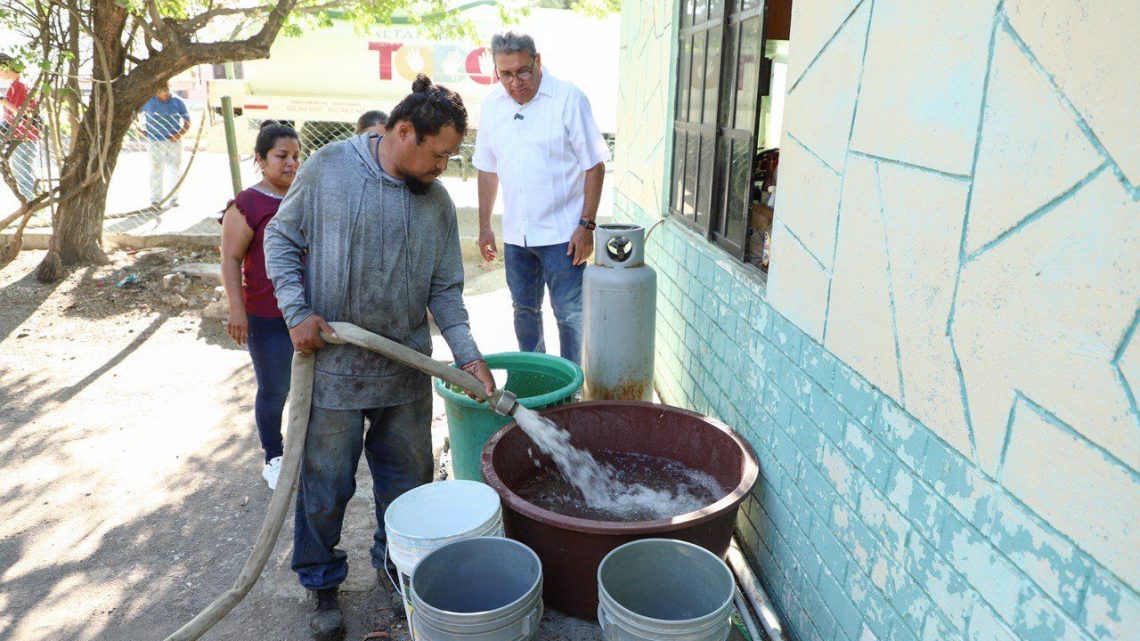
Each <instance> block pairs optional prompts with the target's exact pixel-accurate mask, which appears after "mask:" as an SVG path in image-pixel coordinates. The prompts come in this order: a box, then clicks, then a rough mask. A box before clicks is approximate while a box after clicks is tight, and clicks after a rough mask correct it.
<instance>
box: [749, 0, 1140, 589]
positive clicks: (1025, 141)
mask: <svg viewBox="0 0 1140 641" xmlns="http://www.w3.org/2000/svg"><path fill="white" fill-rule="evenodd" d="M1137 33H1140V10H1138V8H1137V5H1136V4H1135V3H1134V2H1131V1H1130V0H1128V1H1126V0H1103V1H1100V2H1078V1H1075V0H1006V1H1005V2H1004V3H999V2H998V0H964V1H961V2H953V3H951V2H934V1H915V0H858V1H856V0H845V1H843V2H838V1H836V2H820V3H809V2H797V3H795V5H794V15H793V21H792V40H791V52H790V55H791V59H790V62H789V65H790V68H791V69H790V73H789V83H790V87H791V89H790V91H789V95H788V102H787V108H786V112H785V113H786V118H785V123H784V124H785V139H784V147H783V153H782V157H781V164H780V184H779V190H778V193H777V206H776V226H775V231H774V239H773V257H772V272H771V275H770V279H769V287H768V294H767V298H768V301H769V302H770V303H771V304H772V306H773V307H774V308H775V309H776V310H777V311H779V312H780V313H781V314H783V315H785V316H786V317H787V318H789V319H790V320H792V321H793V322H794V323H796V324H797V325H799V326H800V327H801V328H803V329H804V330H805V331H806V332H807V333H808V334H809V335H811V336H812V337H813V338H814V339H815V340H816V341H818V342H820V343H821V344H823V345H824V346H825V347H826V348H827V349H828V350H829V351H831V352H832V353H834V354H835V355H837V356H838V357H839V358H840V359H841V360H843V361H844V362H846V363H848V364H849V365H851V366H852V367H854V368H855V369H856V370H858V371H859V372H860V373H861V374H863V375H864V376H865V377H866V378H867V379H868V380H869V381H870V382H871V383H873V384H874V385H875V386H877V387H878V388H880V389H881V390H882V391H883V392H884V393H886V394H888V395H889V396H891V397H892V398H894V399H895V400H896V401H898V402H899V404H900V405H902V406H903V407H904V408H905V409H906V410H907V411H908V412H909V413H911V414H913V415H914V416H915V417H917V418H918V419H919V420H921V421H922V422H923V423H924V424H926V425H927V426H928V427H930V428H931V429H932V430H933V431H934V432H935V433H937V434H938V435H939V436H940V437H941V438H942V439H943V440H945V441H946V442H948V443H949V444H951V445H952V446H953V447H954V448H956V449H957V450H959V451H960V452H962V453H963V454H964V455H965V456H967V457H968V458H970V459H971V460H973V461H974V462H975V463H976V464H977V465H978V466H979V467H980V468H981V470H983V472H985V473H986V474H987V475H990V476H992V477H993V478H995V479H999V480H1000V481H1001V483H1002V485H1004V486H1005V488H1006V489H1007V490H1008V491H1010V492H1011V493H1012V494H1013V495H1014V496H1016V497H1017V498H1018V499H1020V500H1021V501H1023V502H1024V503H1025V504H1026V505H1028V506H1029V507H1031V508H1032V509H1034V510H1035V511H1037V513H1038V514H1040V515H1041V516H1042V517H1043V518H1045V519H1046V520H1047V521H1049V523H1050V524H1051V525H1052V526H1054V527H1055V528H1056V529H1057V530H1058V531H1060V532H1061V533H1062V534H1064V535H1065V536H1067V537H1071V538H1072V540H1074V541H1075V542H1077V543H1078V544H1079V545H1080V546H1081V547H1082V548H1083V549H1085V550H1086V551H1088V552H1089V553H1090V554H1091V555H1092V556H1093V557H1094V558H1096V559H1097V560H1099V561H1100V562H1102V563H1104V564H1105V565H1106V566H1107V567H1110V568H1113V569H1114V571H1115V572H1117V573H1118V575H1119V576H1121V577H1122V578H1123V579H1125V580H1126V581H1127V582H1129V583H1130V584H1131V585H1132V586H1133V588H1135V587H1137V586H1140V546H1138V545H1137V544H1136V541H1137V538H1138V536H1140V476H1138V474H1137V471H1138V470H1140V418H1138V417H1140V414H1138V412H1137V405H1136V394H1137V393H1140V337H1137V336H1136V334H1137V331H1136V326H1137V320H1138V318H1137V303H1138V301H1140V188H1138V185H1140V136H1138V134H1137V126H1138V125H1140V80H1138V78H1140V75H1137V74H1138V73H1140V72H1138V71H1137V69H1138V67H1137V64H1136V63H1137V55H1136V53H1135V52H1136V49H1135V39H1136V35H1135V34H1137Z"/></svg>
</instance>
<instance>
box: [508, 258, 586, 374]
mask: <svg viewBox="0 0 1140 641" xmlns="http://www.w3.org/2000/svg"><path fill="white" fill-rule="evenodd" d="M568 246H569V243H562V244H559V245H544V246H542V247H520V246H518V245H509V244H508V245H507V246H506V263H507V287H508V288H509V289H510V290H511V303H512V304H513V306H514V309H515V338H517V339H518V341H519V350H521V351H524V352H545V351H546V341H545V340H543V332H542V295H543V285H544V284H545V286H546V287H549V288H550V306H551V307H553V308H554V318H555V320H557V321H558V343H559V347H560V348H561V352H562V358H565V359H568V360H571V361H574V362H575V363H579V362H580V361H581V350H582V273H583V272H584V271H585V270H586V265H585V263H583V264H581V265H577V266H575V265H574V264H573V261H572V257H571V256H567V255H566V248H567V247H568Z"/></svg>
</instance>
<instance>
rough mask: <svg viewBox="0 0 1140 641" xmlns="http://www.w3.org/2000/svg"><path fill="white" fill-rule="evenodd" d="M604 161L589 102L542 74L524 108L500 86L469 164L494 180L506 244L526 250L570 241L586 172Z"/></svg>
mask: <svg viewBox="0 0 1140 641" xmlns="http://www.w3.org/2000/svg"><path fill="white" fill-rule="evenodd" d="M606 160H609V149H608V148H607V147H606V142H605V140H604V139H603V138H602V134H601V132H599V131H598V125H597V123H595V122H594V114H593V112H592V111H590V101H589V100H587V99H586V96H585V94H583V93H582V91H581V90H579V89H578V88H577V87H575V86H574V85H572V84H570V83H568V82H565V81H562V80H559V79H557V78H555V77H554V76H552V75H550V72H549V71H546V70H545V69H544V70H543V71H542V81H541V82H540V83H539V85H538V92H537V93H535V95H534V97H533V98H531V99H530V102H527V103H526V104H525V105H520V104H519V103H517V102H515V99H514V98H511V96H510V95H509V94H508V93H507V92H506V90H505V89H504V88H503V86H502V85H499V86H497V87H495V89H494V90H493V91H492V92H491V94H490V95H489V96H488V97H487V99H486V101H484V103H483V108H482V113H481V114H480V116H479V131H478V132H476V136H475V155H474V156H473V158H472V163H473V164H474V165H475V167H476V168H478V169H480V170H482V171H488V172H492V173H495V174H498V175H499V185H500V188H501V190H502V193H503V205H504V210H503V242H505V243H510V244H512V245H520V246H526V247H541V246H543V245H557V244H560V243H565V242H568V241H569V240H570V236H571V235H572V234H573V233H574V230H575V229H576V228H577V227H578V221H579V220H580V219H581V218H582V206H583V203H584V201H585V198H586V174H585V171H586V170H587V169H590V168H591V167H593V166H594V165H597V164H598V163H600V162H605V161H606Z"/></svg>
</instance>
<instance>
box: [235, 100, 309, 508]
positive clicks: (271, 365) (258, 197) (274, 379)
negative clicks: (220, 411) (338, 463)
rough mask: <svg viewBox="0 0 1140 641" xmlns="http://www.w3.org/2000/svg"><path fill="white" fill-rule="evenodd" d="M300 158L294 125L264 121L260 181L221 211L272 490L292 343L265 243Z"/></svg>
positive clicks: (239, 332) (258, 154)
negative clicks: (268, 270)
mask: <svg viewBox="0 0 1140 641" xmlns="http://www.w3.org/2000/svg"><path fill="white" fill-rule="evenodd" d="M300 156H301V145H300V142H299V141H298V139H297V132H295V131H293V129H292V127H287V126H285V125H280V124H277V123H273V122H267V123H266V124H263V125H262V127H261V131H260V132H259V133H258V134H257V142H256V143H255V144H254V161H255V162H256V163H257V166H258V168H259V169H260V170H261V175H262V180H261V182H259V183H257V184H256V185H254V186H252V187H250V188H248V189H246V190H244V191H242V192H241V193H240V194H238V195H237V197H236V198H234V199H233V200H232V201H230V203H229V205H228V206H227V207H226V210H225V213H224V214H222V283H223V285H224V286H225V290H226V299H227V300H228V301H229V306H230V312H229V318H228V319H227V321H226V331H227V332H229V335H230V336H231V337H233V339H234V340H235V341H237V343H238V345H241V344H243V343H248V344H249V356H250V358H251V359H252V360H253V372H254V374H255V375H256V377H257V398H256V401H255V402H254V412H253V414H254V420H255V421H256V423H257V433H258V436H259V437H260V438H261V447H262V448H263V449H264V450H265V466H264V467H263V468H262V471H261V476H262V478H264V479H265V482H266V483H267V484H268V485H269V489H274V488H276V487H277V476H278V474H279V473H280V471H281V454H282V452H283V451H284V442H283V440H282V438H281V413H282V411H283V410H284V409H285V399H286V398H287V397H288V396H289V375H290V369H291V367H290V364H291V363H292V360H293V342H292V341H291V340H290V339H289V328H288V327H287V326H286V325H285V319H283V318H282V317H281V311H280V310H279V309H277V299H276V298H275V297H274V295H273V283H271V282H270V281H269V277H268V276H267V275H266V273H265V251H264V249H263V248H262V241H263V240H264V234H265V226H266V224H268V223H269V221H270V220H271V219H272V218H273V216H274V215H276V214H277V208H278V207H279V206H280V205H281V199H282V198H284V197H285V192H286V191H288V189H289V185H291V184H293V177H294V176H295V175H296V173H297V168H298V167H300V165H301V160H300Z"/></svg>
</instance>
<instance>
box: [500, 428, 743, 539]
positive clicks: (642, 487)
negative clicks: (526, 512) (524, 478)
mask: <svg viewBox="0 0 1140 641" xmlns="http://www.w3.org/2000/svg"><path fill="white" fill-rule="evenodd" d="M514 418H515V421H517V422H518V424H519V427H521V428H522V429H523V431H524V432H526V434H527V436H529V437H530V438H531V440H532V441H534V443H535V445H537V446H538V448H539V449H540V450H541V451H542V452H543V453H544V454H546V455H547V456H549V457H550V458H552V459H553V460H554V463H555V465H557V467H558V469H557V471H554V470H542V471H540V473H539V474H537V475H536V476H535V477H532V478H531V479H529V481H528V483H527V484H526V485H525V487H523V488H520V490H521V491H520V495H521V496H523V498H525V499H527V500H529V501H532V502H535V503H536V504H538V505H539V506H540V507H545V508H547V509H550V510H553V511H555V512H559V513H562V514H567V515H569V516H580V517H584V518H593V519H598V520H607V521H647V520H656V519H665V518H670V517H673V516H677V515H679V514H684V513H686V512H691V511H693V510H696V509H699V508H701V507H704V506H706V505H709V504H710V503H713V502H714V501H716V500H717V499H719V498H720V497H722V496H724V495H725V494H726V490H725V489H724V488H723V487H721V486H720V484H719V483H717V481H716V479H714V478H713V477H712V476H710V475H709V474H707V473H705V472H700V471H697V470H692V469H689V468H686V467H684V466H683V465H681V464H680V463H677V462H676V461H671V460H669V459H662V458H656V457H650V456H644V455H638V454H619V453H612V452H607V453H605V454H604V455H601V456H600V457H599V458H603V462H599V460H598V459H597V458H595V457H594V456H593V455H592V454H591V453H590V452H587V451H586V450H583V449H580V448H577V447H575V446H574V445H572V444H571V443H570V432H568V431H566V430H564V429H562V428H561V427H559V426H558V425H556V424H555V423H554V422H552V421H550V420H549V419H547V418H544V417H542V416H539V415H538V414H536V413H535V412H533V411H531V410H529V409H527V408H525V407H523V406H521V405H520V406H519V407H518V408H517V409H516V410H515V413H514ZM571 490H576V491H577V492H573V491H571ZM578 494H580V497H579V496H578Z"/></svg>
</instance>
